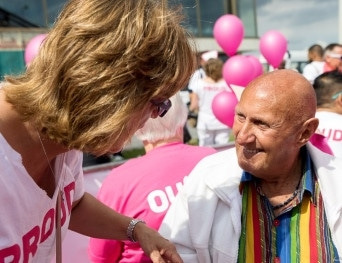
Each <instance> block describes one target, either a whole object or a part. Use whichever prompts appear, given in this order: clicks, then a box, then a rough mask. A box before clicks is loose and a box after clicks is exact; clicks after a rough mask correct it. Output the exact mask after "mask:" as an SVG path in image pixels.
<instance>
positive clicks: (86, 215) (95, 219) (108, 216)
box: [69, 193, 183, 263]
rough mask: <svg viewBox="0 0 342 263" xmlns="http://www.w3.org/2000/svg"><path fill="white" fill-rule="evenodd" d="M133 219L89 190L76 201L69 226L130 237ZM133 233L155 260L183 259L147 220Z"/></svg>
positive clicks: (108, 235) (89, 232)
mask: <svg viewBox="0 0 342 263" xmlns="http://www.w3.org/2000/svg"><path fill="white" fill-rule="evenodd" d="M132 219H133V218H131V217H127V216H124V215H121V214H119V213H117V212H115V211H114V210H112V209H111V208H109V207H107V206H106V205H104V204H102V203H101V202H100V201H99V200H97V199H96V198H95V197H94V196H92V195H90V194H88V193H85V194H84V196H83V197H82V198H81V199H80V200H79V201H78V202H77V203H74V206H73V209H72V213H71V219H70V224H69V228H70V229H71V230H73V231H76V232H78V233H80V234H83V235H86V236H90V237H96V238H105V239H116V240H127V239H128V237H127V228H128V226H129V224H130V222H131V221H132ZM133 237H134V239H135V240H137V241H138V242H139V243H140V246H141V247H142V249H143V250H144V252H145V253H146V255H148V256H149V257H150V258H151V260H152V261H153V262H156V263H164V262H165V261H164V260H170V262H175V263H182V262H183V261H182V259H181V258H180V256H179V255H178V253H177V251H176V249H175V246H174V245H173V244H172V243H170V242H169V241H168V240H166V239H165V238H163V237H162V236H161V235H160V234H159V233H158V232H157V231H156V230H154V229H151V228H149V227H148V226H146V225H145V224H143V223H138V224H136V226H135V228H134V230H133Z"/></svg>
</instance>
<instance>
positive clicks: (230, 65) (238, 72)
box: [222, 55, 254, 87]
mask: <svg viewBox="0 0 342 263" xmlns="http://www.w3.org/2000/svg"><path fill="white" fill-rule="evenodd" d="M222 70H223V72H222V74H223V78H224V80H225V81H226V82H227V84H228V85H229V84H234V85H238V86H242V87H246V86H247V84H248V83H249V82H250V81H251V80H252V79H253V78H254V66H253V65H252V63H251V62H250V60H249V59H248V58H247V57H245V56H242V55H235V56H232V57H231V58H229V59H228V60H227V61H226V62H225V63H224V65H223V69H222Z"/></svg>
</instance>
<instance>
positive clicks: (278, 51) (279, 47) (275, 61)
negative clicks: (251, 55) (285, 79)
mask: <svg viewBox="0 0 342 263" xmlns="http://www.w3.org/2000/svg"><path fill="white" fill-rule="evenodd" d="M259 44H260V45H259V48H260V52H261V54H262V55H263V56H264V57H265V59H266V60H267V62H268V63H269V64H270V65H272V66H273V67H274V68H278V67H279V66H280V64H281V62H282V61H283V59H284V55H285V53H286V50H287V40H286V38H285V37H284V36H283V35H282V34H281V33H280V32H278V31H276V30H271V31H268V32H266V33H265V34H264V35H263V36H262V37H261V38H260V43H259Z"/></svg>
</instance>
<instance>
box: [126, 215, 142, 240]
mask: <svg viewBox="0 0 342 263" xmlns="http://www.w3.org/2000/svg"><path fill="white" fill-rule="evenodd" d="M138 223H143V224H146V222H145V221H144V220H142V219H138V218H137V219H135V218H133V219H132V220H131V222H129V224H128V227H127V237H128V239H129V241H131V242H137V241H136V240H135V239H134V235H133V231H134V228H135V226H136V225H137V224H138Z"/></svg>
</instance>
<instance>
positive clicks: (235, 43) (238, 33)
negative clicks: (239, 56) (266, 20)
mask: <svg viewBox="0 0 342 263" xmlns="http://www.w3.org/2000/svg"><path fill="white" fill-rule="evenodd" d="M213 34H214V38H215V39H216V42H217V43H218V44H219V46H220V47H221V48H222V49H223V51H224V52H225V53H226V54H227V55H229V56H233V55H235V54H236V52H237V49H238V47H239V46H240V44H241V41H242V39H243V35H244V27H243V23H242V21H241V20H240V18H238V17H237V16H235V15H231V14H229V15H223V16H221V17H219V18H218V19H217V20H216V22H215V24H214V29H213Z"/></svg>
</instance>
